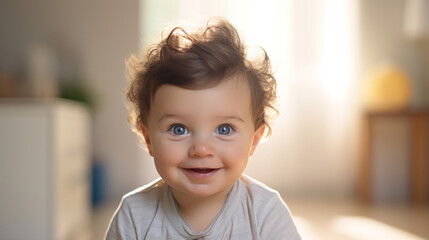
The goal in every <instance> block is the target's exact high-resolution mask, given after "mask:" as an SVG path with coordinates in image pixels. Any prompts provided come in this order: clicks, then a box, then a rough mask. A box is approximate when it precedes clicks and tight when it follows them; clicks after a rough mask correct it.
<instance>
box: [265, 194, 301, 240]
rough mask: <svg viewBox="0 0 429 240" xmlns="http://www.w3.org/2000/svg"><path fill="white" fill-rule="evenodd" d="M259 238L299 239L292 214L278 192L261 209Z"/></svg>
mask: <svg viewBox="0 0 429 240" xmlns="http://www.w3.org/2000/svg"><path fill="white" fill-rule="evenodd" d="M260 213H261V215H262V216H260V217H261V218H260V219H262V222H261V233H260V235H261V239H279V240H280V239H281V240H300V239H301V237H300V235H299V233H298V231H297V229H296V226H295V223H294V221H293V219H292V215H291V213H290V211H289V209H288V207H287V206H286V204H285V203H284V202H283V200H282V199H281V197H280V195H279V194H276V195H275V196H273V197H272V198H271V199H270V200H269V201H268V202H267V203H266V205H265V206H264V208H263V209H262V210H261V212H260Z"/></svg>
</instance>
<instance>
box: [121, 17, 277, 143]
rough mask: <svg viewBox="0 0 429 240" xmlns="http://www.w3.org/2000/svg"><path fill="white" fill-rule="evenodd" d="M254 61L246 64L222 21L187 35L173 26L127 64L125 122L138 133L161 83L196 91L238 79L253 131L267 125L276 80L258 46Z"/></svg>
mask: <svg viewBox="0 0 429 240" xmlns="http://www.w3.org/2000/svg"><path fill="white" fill-rule="evenodd" d="M261 52H262V56H261V57H260V59H256V60H253V61H251V60H249V59H248V58H247V49H246V46H245V45H244V44H243V43H242V42H241V39H240V37H239V34H238V33H237V31H236V29H235V28H234V27H233V26H232V25H231V24H230V23H229V22H228V21H227V20H225V19H219V18H216V19H212V21H209V23H208V24H207V27H206V28H203V29H199V30H197V31H193V32H187V31H186V30H185V29H183V28H181V27H176V28H174V29H173V30H172V31H171V32H170V33H169V34H168V36H167V37H166V38H164V39H163V40H162V41H161V42H160V43H159V44H157V45H153V46H150V47H149V48H148V49H147V50H146V52H145V54H144V56H143V58H141V59H139V58H137V57H135V56H132V57H131V58H130V59H129V60H128V70H129V73H130V80H131V83H130V86H129V89H128V92H127V98H128V100H129V102H130V105H129V110H130V114H129V121H130V123H131V125H132V128H133V130H134V131H135V132H136V133H137V134H138V135H140V136H141V135H142V134H141V133H142V132H141V130H142V127H147V125H148V116H149V113H150V111H151V106H152V103H153V100H154V97H155V94H156V93H157V90H158V89H159V88H160V87H161V86H163V85H166V84H168V85H173V86H177V87H180V88H184V89H191V90H200V89H207V88H211V87H215V86H217V85H219V84H220V83H221V82H223V81H227V80H229V79H240V80H243V81H245V82H246V84H247V85H248V87H249V89H250V95H251V106H250V107H251V109H252V117H253V125H254V129H255V131H256V130H257V129H259V128H260V127H261V126H267V130H268V131H267V134H268V135H269V134H270V133H271V128H270V125H269V116H271V114H270V113H271V112H277V110H276V109H275V108H274V106H273V104H274V102H275V98H276V80H275V78H274V76H273V73H272V70H271V64H270V60H269V58H268V55H267V54H266V52H265V51H264V50H263V49H262V48H261Z"/></svg>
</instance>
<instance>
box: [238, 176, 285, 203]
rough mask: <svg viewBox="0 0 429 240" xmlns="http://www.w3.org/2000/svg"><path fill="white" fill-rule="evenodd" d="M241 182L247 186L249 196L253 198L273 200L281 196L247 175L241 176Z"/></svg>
mask: <svg viewBox="0 0 429 240" xmlns="http://www.w3.org/2000/svg"><path fill="white" fill-rule="evenodd" d="M239 181H240V182H241V183H242V184H243V185H244V186H245V189H246V192H247V194H250V195H252V196H253V197H257V198H272V197H275V196H278V195H279V193H278V192H277V191H276V190H274V189H272V188H270V187H268V186H267V185H265V184H264V183H262V182H260V181H258V180H256V179H254V178H251V177H249V176H247V175H243V176H241V178H240V180H239Z"/></svg>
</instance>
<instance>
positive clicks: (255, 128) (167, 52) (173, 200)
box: [106, 19, 301, 240]
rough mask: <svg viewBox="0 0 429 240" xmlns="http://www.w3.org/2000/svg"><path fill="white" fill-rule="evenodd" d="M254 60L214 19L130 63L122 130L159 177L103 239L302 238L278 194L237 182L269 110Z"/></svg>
mask: <svg viewBox="0 0 429 240" xmlns="http://www.w3.org/2000/svg"><path fill="white" fill-rule="evenodd" d="M262 53H263V57H262V58H261V59H260V60H259V61H250V60H248V59H247V58H246V48H245V46H244V45H243V43H242V42H241V40H240V38H239V35H238V33H237V31H236V30H235V28H234V27H233V26H232V25H231V24H230V23H229V22H228V21H227V20H225V19H215V21H214V22H209V24H208V25H207V27H206V28H204V29H200V30H197V31H194V32H187V31H185V30H184V29H183V28H180V27H177V28H174V29H173V30H172V31H171V32H170V34H169V35H168V36H167V37H166V38H165V39H163V40H162V41H161V42H160V43H159V44H157V45H154V46H152V47H150V48H148V50H147V51H146V54H145V55H144V57H143V58H142V59H141V60H140V59H137V58H136V57H131V58H130V60H129V62H128V64H129V67H130V69H131V70H132V74H130V76H131V80H132V81H131V85H130V87H129V89H128V93H127V97H128V100H129V101H130V103H131V104H130V122H131V123H132V125H133V128H134V130H135V131H136V132H137V133H138V134H140V135H141V136H142V137H143V139H144V141H145V144H146V146H147V149H148V151H149V154H150V155H151V156H152V157H153V159H154V162H155V166H156V169H157V171H158V173H159V175H160V176H161V178H160V179H158V180H156V181H155V182H153V183H151V184H148V185H146V186H143V187H141V188H138V189H136V190H134V191H132V192H130V193H128V194H127V195H125V196H124V197H123V199H122V202H121V204H120V206H119V208H118V210H117V211H116V213H115V214H114V216H113V219H112V220H111V222H110V226H109V229H108V230H107V233H106V239H109V240H110V239H112V240H113V239H115V240H118V239H127V240H130V239H216V240H219V239H239V240H243V239H246V240H247V239H263V240H267V239H291V240H292V239H301V238H300V236H299V234H298V232H297V229H296V226H295V224H294V222H293V219H292V216H291V214H290V212H289V209H288V208H287V206H286V204H285V203H284V202H283V200H282V199H281V197H280V195H279V194H278V192H276V191H275V190H272V189H270V188H269V187H267V186H265V185H264V184H262V183H260V182H258V181H256V180H254V179H252V178H250V177H248V176H245V175H244V174H243V172H244V170H245V168H246V165H247V161H248V159H249V157H250V156H252V154H253V152H254V151H255V148H256V146H257V145H258V143H259V141H260V140H261V138H262V137H263V135H264V132H265V131H266V132H267V133H268V134H269V133H270V130H271V129H270V127H269V124H268V115H269V114H268V113H269V111H273V110H274V111H275V109H274V107H273V105H272V104H273V102H274V100H275V97H276V94H275V91H276V90H275V86H276V81H275V78H274V76H273V75H272V72H271V66H270V61H269V58H268V56H267V54H266V53H265V51H262Z"/></svg>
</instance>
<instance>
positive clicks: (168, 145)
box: [154, 141, 186, 165]
mask: <svg viewBox="0 0 429 240" xmlns="http://www.w3.org/2000/svg"><path fill="white" fill-rule="evenodd" d="M181 145H182V144H180V143H179V142H168V141H163V142H160V143H159V145H158V148H157V149H156V152H155V153H154V155H155V158H156V159H157V161H159V162H162V163H163V164H166V165H176V164H179V163H180V162H182V161H183V158H184V157H186V155H185V154H186V153H185V152H186V151H185V149H184V147H183V146H181Z"/></svg>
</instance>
